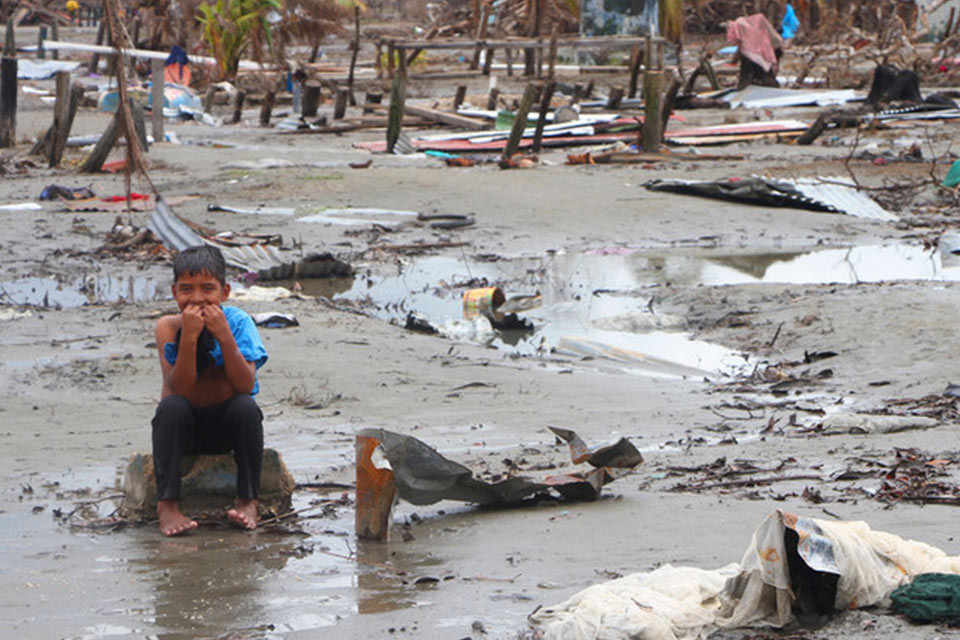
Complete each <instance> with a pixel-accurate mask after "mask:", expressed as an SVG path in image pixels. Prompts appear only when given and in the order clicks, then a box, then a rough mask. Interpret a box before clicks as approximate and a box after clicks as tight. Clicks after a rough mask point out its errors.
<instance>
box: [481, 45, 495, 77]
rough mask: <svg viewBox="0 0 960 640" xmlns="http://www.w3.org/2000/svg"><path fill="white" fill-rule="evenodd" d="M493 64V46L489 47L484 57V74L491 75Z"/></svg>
mask: <svg viewBox="0 0 960 640" xmlns="http://www.w3.org/2000/svg"><path fill="white" fill-rule="evenodd" d="M492 65H493V47H487V55H486V56H484V59H483V71H482V73H483V75H485V76H489V75H490V67H491V66H492Z"/></svg>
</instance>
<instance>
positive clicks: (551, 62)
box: [547, 25, 559, 80]
mask: <svg viewBox="0 0 960 640" xmlns="http://www.w3.org/2000/svg"><path fill="white" fill-rule="evenodd" d="M558 30H559V27H557V25H554V26H553V33H551V34H550V53H549V54H548V59H547V60H548V62H547V64H548V66H547V79H549V80H553V78H554V76H555V69H556V66H557V38H558V36H559V33H558Z"/></svg>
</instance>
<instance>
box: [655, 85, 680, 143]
mask: <svg viewBox="0 0 960 640" xmlns="http://www.w3.org/2000/svg"><path fill="white" fill-rule="evenodd" d="M682 84H683V82H682V81H681V80H680V76H679V75H678V74H676V73H671V75H670V83H669V84H668V85H667V89H666V91H664V93H663V99H662V100H661V103H660V136H661V138H662V137H663V132H664V131H666V130H667V122H668V121H669V120H670V112H671V111H673V104H674V103H675V102H676V101H677V94H678V93H680V86H681V85H682Z"/></svg>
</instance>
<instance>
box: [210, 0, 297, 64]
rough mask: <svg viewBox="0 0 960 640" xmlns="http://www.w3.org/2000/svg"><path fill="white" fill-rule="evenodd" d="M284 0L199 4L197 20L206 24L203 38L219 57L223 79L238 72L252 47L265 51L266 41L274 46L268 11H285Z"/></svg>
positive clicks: (222, 0)
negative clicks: (241, 60)
mask: <svg viewBox="0 0 960 640" xmlns="http://www.w3.org/2000/svg"><path fill="white" fill-rule="evenodd" d="M282 10H283V3H282V0H216V2H215V3H214V4H213V5H211V4H210V3H209V2H207V1H205V2H203V3H202V4H201V5H200V6H199V7H197V12H198V16H197V20H198V21H199V22H200V24H201V25H202V27H203V40H204V42H205V43H206V45H207V48H208V49H209V51H210V55H211V56H213V57H214V58H215V59H216V61H217V71H218V75H219V77H220V78H221V79H225V78H233V77H235V76H236V75H237V69H238V67H239V64H240V59H241V58H242V57H243V56H244V55H245V54H246V53H247V51H248V50H253V53H254V55H255V56H257V57H259V56H260V55H262V50H263V45H264V44H266V46H267V49H268V50H271V51H272V49H273V39H272V36H271V33H270V24H269V22H267V15H268V14H269V13H270V12H271V11H278V12H279V11H282Z"/></svg>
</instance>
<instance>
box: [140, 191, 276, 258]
mask: <svg viewBox="0 0 960 640" xmlns="http://www.w3.org/2000/svg"><path fill="white" fill-rule="evenodd" d="M147 228H148V229H150V231H152V232H153V233H154V234H155V235H156V236H157V237H158V238H160V239H161V240H162V241H163V243H164V244H165V245H167V246H168V247H170V248H172V249H176V250H177V251H183V250H184V249H186V248H187V247H195V246H197V245H200V244H209V245H212V246H214V247H217V248H219V249H220V251H221V252H222V253H223V259H224V260H225V261H226V263H227V264H228V265H230V266H231V267H236V268H238V269H243V270H245V271H260V270H261V269H269V268H271V267H276V266H280V265H282V264H283V263H284V261H283V259H282V258H281V257H280V252H279V251H278V250H277V248H276V247H273V246H270V245H262V244H253V245H244V246H239V247H228V246H225V245H223V244H220V243H219V242H214V241H212V240H208V239H207V238H204V237H202V236H201V235H199V234H197V233H196V232H195V231H194V230H193V229H191V228H190V227H189V226H187V225H186V224H185V223H184V222H183V220H181V219H180V218H179V217H178V216H177V214H176V213H174V211H173V209H171V208H170V206H169V205H168V204H167V202H166V201H165V200H164V199H163V196H158V197H157V208H156V209H155V210H154V212H153V215H152V216H150V222H149V223H148V224H147Z"/></svg>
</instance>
